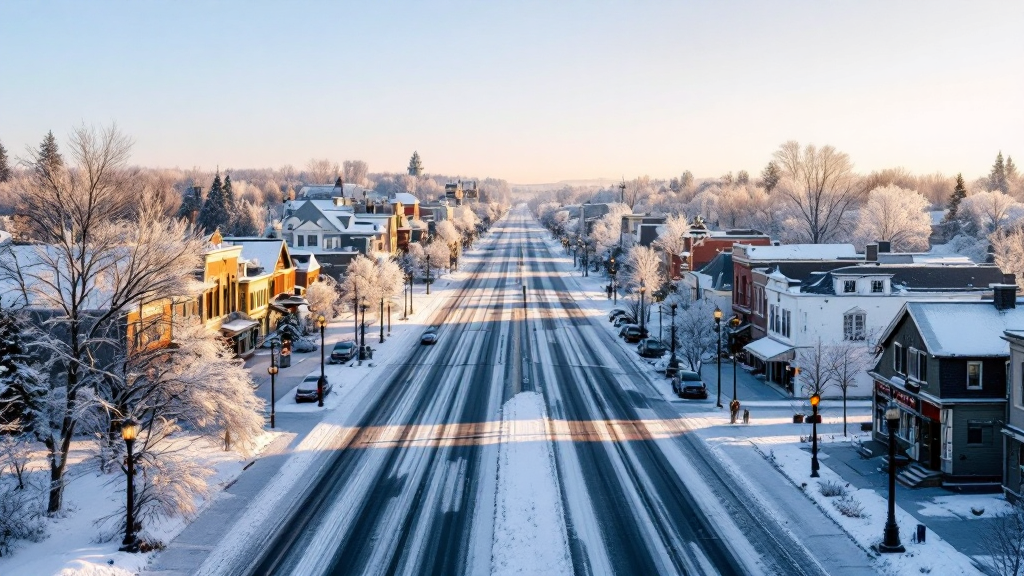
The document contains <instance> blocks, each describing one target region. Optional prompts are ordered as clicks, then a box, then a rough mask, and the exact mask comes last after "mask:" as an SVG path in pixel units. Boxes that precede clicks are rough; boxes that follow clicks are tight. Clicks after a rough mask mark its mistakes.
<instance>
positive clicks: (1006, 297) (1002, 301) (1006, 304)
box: [988, 284, 1017, 310]
mask: <svg viewBox="0 0 1024 576" xmlns="http://www.w3.org/2000/svg"><path fill="white" fill-rule="evenodd" d="M988 287H989V288H991V289H992V304H993V305H994V306H995V307H996V310H1010V309H1012V308H1016V307H1017V285H1016V284H989V285H988Z"/></svg>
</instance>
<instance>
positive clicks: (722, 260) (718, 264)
mask: <svg viewBox="0 0 1024 576" xmlns="http://www.w3.org/2000/svg"><path fill="white" fill-rule="evenodd" d="M698 272H699V273H700V274H704V275H705V276H709V277H710V278H711V288H712V289H714V290H720V291H729V290H732V252H719V253H718V255H717V256H715V258H714V260H712V261H711V262H708V263H707V265H706V266H704V267H703V268H701V269H700V270H699V271H698Z"/></svg>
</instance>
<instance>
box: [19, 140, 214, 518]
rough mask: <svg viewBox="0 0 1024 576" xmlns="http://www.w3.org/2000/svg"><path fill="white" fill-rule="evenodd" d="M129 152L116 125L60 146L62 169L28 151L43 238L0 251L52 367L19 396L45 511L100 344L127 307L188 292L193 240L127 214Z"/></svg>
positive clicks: (58, 500) (100, 368)
mask: <svg viewBox="0 0 1024 576" xmlns="http://www.w3.org/2000/svg"><path fill="white" fill-rule="evenodd" d="M130 150H131V141H130V140H129V139H128V138H127V137H126V136H124V135H123V134H121V133H120V132H119V131H118V130H117V128H116V126H111V127H110V128H107V129H104V130H102V131H96V130H94V129H90V128H85V127H82V128H79V129H77V130H75V131H74V133H73V134H72V136H71V140H70V142H69V145H68V157H69V159H70V160H71V162H70V164H71V165H72V166H71V167H68V166H62V167H60V168H59V169H53V170H51V169H46V168H45V166H44V165H42V164H41V163H38V162H41V158H39V157H36V158H35V161H36V162H37V164H36V169H35V170H33V177H32V178H31V179H30V181H28V182H27V189H26V192H27V193H26V194H25V197H24V202H25V204H24V214H26V218H27V219H28V221H29V225H30V227H31V228H32V231H33V234H34V236H35V237H36V238H37V239H38V240H40V241H41V242H42V244H38V245H34V246H30V247H25V248H18V249H15V248H14V247H12V246H10V245H7V246H4V247H3V249H2V253H0V280H4V281H6V282H7V283H8V285H9V286H13V287H15V289H16V291H17V294H18V296H19V299H20V300H21V302H20V304H21V306H23V307H25V308H28V309H30V310H32V311H33V314H35V316H36V318H38V319H39V324H38V325H37V324H35V323H32V322H26V323H25V326H26V333H28V334H29V335H30V336H31V339H32V341H33V346H35V349H36V350H37V351H38V352H39V353H40V355H41V356H43V357H45V358H47V359H48V366H47V368H48V370H49V372H50V374H51V376H50V377H49V378H46V379H44V380H43V385H42V386H41V387H40V388H39V389H38V390H35V391H34V393H33V394H32V395H31V396H30V397H29V398H26V399H25V402H26V405H28V406H30V407H31V409H32V410H34V411H36V413H37V414H39V415H40V417H39V418H37V419H35V423H34V424H33V427H32V433H33V434H34V435H35V437H36V438H37V439H38V440H40V441H41V442H43V444H44V445H45V447H46V451H47V461H48V464H49V468H50V486H49V503H48V510H49V512H51V513H53V512H57V511H59V510H60V509H61V507H62V503H63V494H64V473H65V470H66V467H67V458H68V454H69V452H70V450H71V440H72V438H74V436H75V434H76V432H77V430H78V425H79V423H80V420H81V419H82V418H83V417H85V415H87V414H89V413H90V410H91V409H93V408H98V407H99V405H100V403H101V402H102V398H99V397H98V394H97V391H98V389H99V385H100V383H101V382H102V380H103V379H104V378H105V377H106V375H107V374H108V373H109V372H110V369H111V367H110V366H106V365H104V364H103V363H102V360H101V358H103V357H104V355H103V354H101V349H102V348H104V347H106V346H109V344H110V342H112V341H116V340H117V339H118V338H119V336H118V331H119V329H120V328H119V322H120V319H121V318H122V317H123V315H124V314H125V311H126V310H127V309H128V308H129V307H132V306H135V305H137V304H138V303H139V302H145V301H151V300H154V299H157V298H161V297H168V296H173V295H183V294H189V293H190V290H191V288H192V285H191V283H192V280H191V279H192V278H193V272H194V270H195V269H196V268H198V267H199V266H200V265H201V263H202V240H201V239H200V238H199V237H197V236H195V235H193V234H191V233H190V232H189V231H188V230H187V228H186V224H184V223H182V222H174V221H168V220H166V219H164V218H162V217H161V216H160V215H159V214H156V213H154V212H153V211H146V210H144V211H143V212H142V213H141V214H139V215H138V216H137V219H132V217H133V216H135V215H134V214H133V212H134V210H133V202H134V201H135V199H137V198H138V197H139V192H140V189H139V181H138V179H137V178H135V172H134V171H133V170H129V169H128V168H127V162H128V158H129V153H130Z"/></svg>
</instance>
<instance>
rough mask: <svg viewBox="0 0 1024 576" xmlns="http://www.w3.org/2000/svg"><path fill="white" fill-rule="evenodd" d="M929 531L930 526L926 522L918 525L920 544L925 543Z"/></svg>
mask: <svg viewBox="0 0 1024 576" xmlns="http://www.w3.org/2000/svg"><path fill="white" fill-rule="evenodd" d="M927 532H928V527H927V526H925V525H924V524H918V525H917V542H918V544H924V537H925V535H926V533H927Z"/></svg>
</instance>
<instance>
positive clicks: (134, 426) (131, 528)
mask: <svg viewBox="0 0 1024 576" xmlns="http://www.w3.org/2000/svg"><path fill="white" fill-rule="evenodd" d="M138 434H139V424H138V422H136V421H135V420H132V419H131V418H126V419H125V420H124V421H123V422H121V438H122V439H123V440H124V445H125V448H127V450H128V456H127V458H126V461H125V464H126V466H125V473H126V474H128V502H127V504H128V505H127V507H126V508H125V510H126V512H127V514H126V518H125V524H124V540H122V541H121V547H120V548H119V550H120V551H122V552H138V551H139V543H138V541H137V540H136V539H135V454H134V453H133V452H132V448H134V447H135V437H136V436H138Z"/></svg>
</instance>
